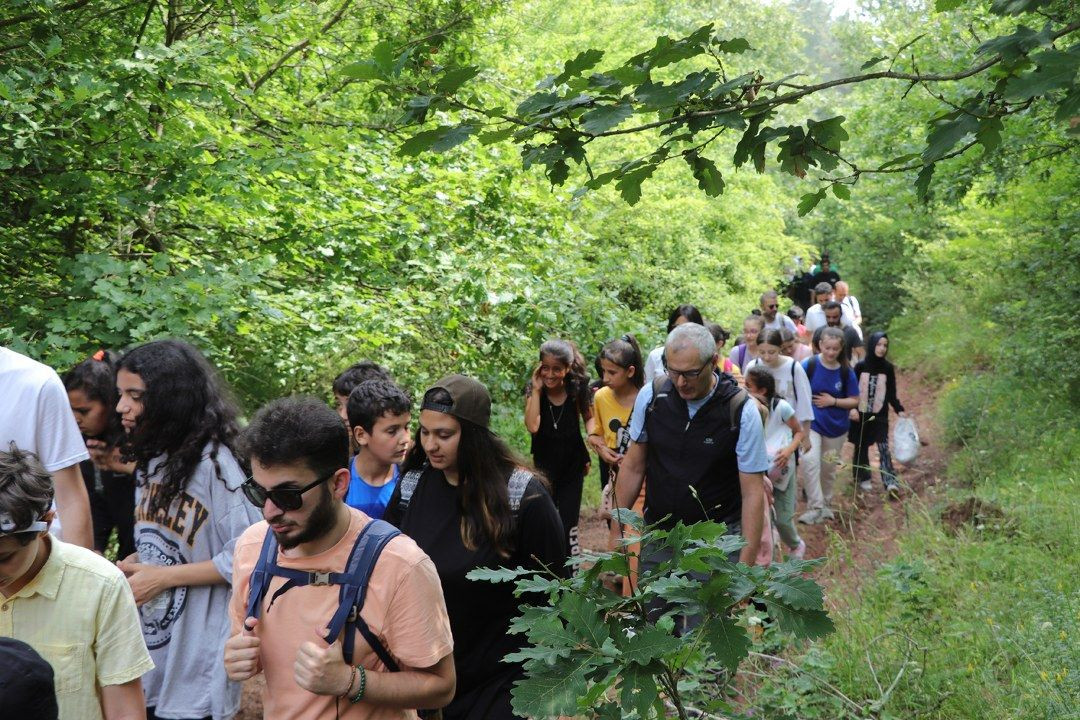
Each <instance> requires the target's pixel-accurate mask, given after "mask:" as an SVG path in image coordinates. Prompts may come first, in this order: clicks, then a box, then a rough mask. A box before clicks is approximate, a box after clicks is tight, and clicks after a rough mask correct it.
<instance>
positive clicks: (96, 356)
mask: <svg viewBox="0 0 1080 720" xmlns="http://www.w3.org/2000/svg"><path fill="white" fill-rule="evenodd" d="M90 358H91V359H93V360H97V361H98V362H101V361H102V360H104V359H105V351H104V350H98V351H97V352H96V353H94V354H93V355H91V356H90Z"/></svg>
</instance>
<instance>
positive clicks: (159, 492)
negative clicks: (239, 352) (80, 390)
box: [116, 340, 260, 720]
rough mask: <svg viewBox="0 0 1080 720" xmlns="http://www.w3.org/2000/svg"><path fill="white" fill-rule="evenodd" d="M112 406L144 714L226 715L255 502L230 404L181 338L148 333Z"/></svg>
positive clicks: (124, 565) (121, 371) (234, 697)
mask: <svg viewBox="0 0 1080 720" xmlns="http://www.w3.org/2000/svg"><path fill="white" fill-rule="evenodd" d="M116 387H117V390H118V392H119V395H120V400H119V402H118V404H117V406H116V409H117V412H119V413H120V420H121V424H122V425H123V426H124V429H125V430H126V431H127V441H126V446H125V451H126V452H127V453H128V454H129V455H130V457H132V458H133V459H134V460H135V464H136V468H137V470H136V489H135V502H136V511H135V519H136V522H135V546H136V554H135V555H132V556H130V557H128V558H127V559H126V560H124V561H123V562H121V563H119V566H120V569H121V570H123V571H124V572H125V574H127V575H128V582H129V583H130V584H131V589H132V592H133V593H134V595H135V602H136V603H137V604H138V605H140V612H141V615H142V623H143V635H144V637H145V639H146V645H147V647H148V648H150V655H151V657H152V658H153V660H154V665H155V666H156V667H155V668H154V670H152V671H151V672H149V673H147V674H146V675H145V676H143V687H144V688H145V690H146V703H147V706H148V707H147V716H148V718H154V717H163V718H210V717H212V718H214V720H217V719H218V718H229V717H232V715H234V714H235V713H236V712H237V710H238V709H239V704H240V685H239V684H237V683H231V682H228V680H227V679H226V677H225V669H224V665H223V660H222V653H223V649H224V645H225V640H226V639H227V638H228V634H229V617H228V601H229V581H230V579H231V578H232V558H233V546H234V545H235V542H236V538H237V537H238V536H239V535H240V534H241V533H242V532H243V531H244V530H246V529H247V527H248V526H249V525H251V524H253V523H255V522H257V521H258V520H259V519H260V514H259V512H258V511H257V510H256V509H255V507H254V506H252V505H251V504H250V503H248V502H247V501H246V500H245V499H244V496H243V493H241V492H239V490H240V486H241V484H243V482H244V480H245V477H246V474H245V473H244V471H243V470H242V469H241V467H240V465H239V463H238V462H237V460H236V458H235V456H234V454H233V441H234V439H235V438H236V435H237V430H238V428H237V422H236V414H237V413H236V409H235V407H234V406H233V404H232V402H231V400H230V399H229V398H228V395H227V392H226V389H225V388H224V386H223V385H222V383H221V382H220V381H219V380H218V378H217V373H216V372H215V371H214V370H213V368H212V367H211V366H210V364H209V363H208V362H207V361H206V359H205V358H204V357H203V356H202V354H201V353H200V352H199V351H198V350H196V349H195V348H194V347H192V346H191V345H188V344H187V343H184V342H181V341H178V340H158V341H155V342H151V343H147V344H146V345H141V346H139V347H137V348H135V349H134V350H132V351H131V352H129V353H128V354H127V355H125V356H124V357H123V359H122V360H121V361H120V364H119V366H118V368H117V373H116Z"/></svg>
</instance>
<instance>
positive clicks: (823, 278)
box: [810, 270, 840, 287]
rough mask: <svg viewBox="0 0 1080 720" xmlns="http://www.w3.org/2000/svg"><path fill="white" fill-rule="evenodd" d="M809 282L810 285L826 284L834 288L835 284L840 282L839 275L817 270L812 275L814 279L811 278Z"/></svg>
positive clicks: (834, 272)
mask: <svg viewBox="0 0 1080 720" xmlns="http://www.w3.org/2000/svg"><path fill="white" fill-rule="evenodd" d="M810 282H811V285H817V284H818V283H823V282H827V283H829V284H830V285H832V286H833V287H836V283H838V282H840V273H838V272H836V271H835V270H818V271H817V272H816V273H814V277H813V278H811V280H810Z"/></svg>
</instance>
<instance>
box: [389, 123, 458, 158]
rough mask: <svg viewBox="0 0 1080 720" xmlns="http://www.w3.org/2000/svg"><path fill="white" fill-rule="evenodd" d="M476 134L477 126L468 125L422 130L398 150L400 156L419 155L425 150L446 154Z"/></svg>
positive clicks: (441, 126)
mask: <svg viewBox="0 0 1080 720" xmlns="http://www.w3.org/2000/svg"><path fill="white" fill-rule="evenodd" d="M475 132H476V126H475V125H470V124H468V123H464V124H461V125H440V126H439V127H437V128H434V129H432V130H421V131H420V132H418V133H416V134H415V135H413V136H412V137H411V138H409V139H408V140H406V141H405V142H403V143H402V144H401V146H400V147H399V148H398V153H399V154H400V155H419V154H420V153H422V152H424V151H425V150H431V151H433V152H446V151H447V150H449V149H451V148H454V147H457V146H458V145H460V144H461V143H463V142H465V141H466V140H468V139H469V137H470V136H472V134H473V133H475Z"/></svg>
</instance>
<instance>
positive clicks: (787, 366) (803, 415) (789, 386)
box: [746, 355, 814, 442]
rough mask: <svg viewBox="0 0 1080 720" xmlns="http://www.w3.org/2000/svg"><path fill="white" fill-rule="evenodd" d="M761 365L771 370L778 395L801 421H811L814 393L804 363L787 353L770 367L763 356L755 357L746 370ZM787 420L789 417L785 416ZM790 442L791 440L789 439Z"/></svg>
mask: <svg viewBox="0 0 1080 720" xmlns="http://www.w3.org/2000/svg"><path fill="white" fill-rule="evenodd" d="M759 365H760V366H761V367H763V368H765V369H766V370H768V371H769V374H770V375H772V376H773V381H774V382H775V384H776V396H777V397H778V398H782V399H784V400H786V401H787V403H788V404H789V405H791V407H792V408H793V409H794V412H795V418H796V419H797V420H798V421H799V422H811V421H812V420H813V419H814V405H813V393H811V392H810V380H809V379H807V377H806V371H805V370H803V366H802V363H797V362H795V360H793V359H792V358H789V357H787V356H786V355H781V356H780V364H779V365H777V366H776V367H769V366H768V365H766V364H765V363H764V362H762V361H761V358H754V359H753V360H751V361H749V362H748V363H746V372H749V371H750V369H751V368H753V367H756V366H759ZM784 419H785V420H787V418H784ZM788 442H791V440H790V439H788Z"/></svg>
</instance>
